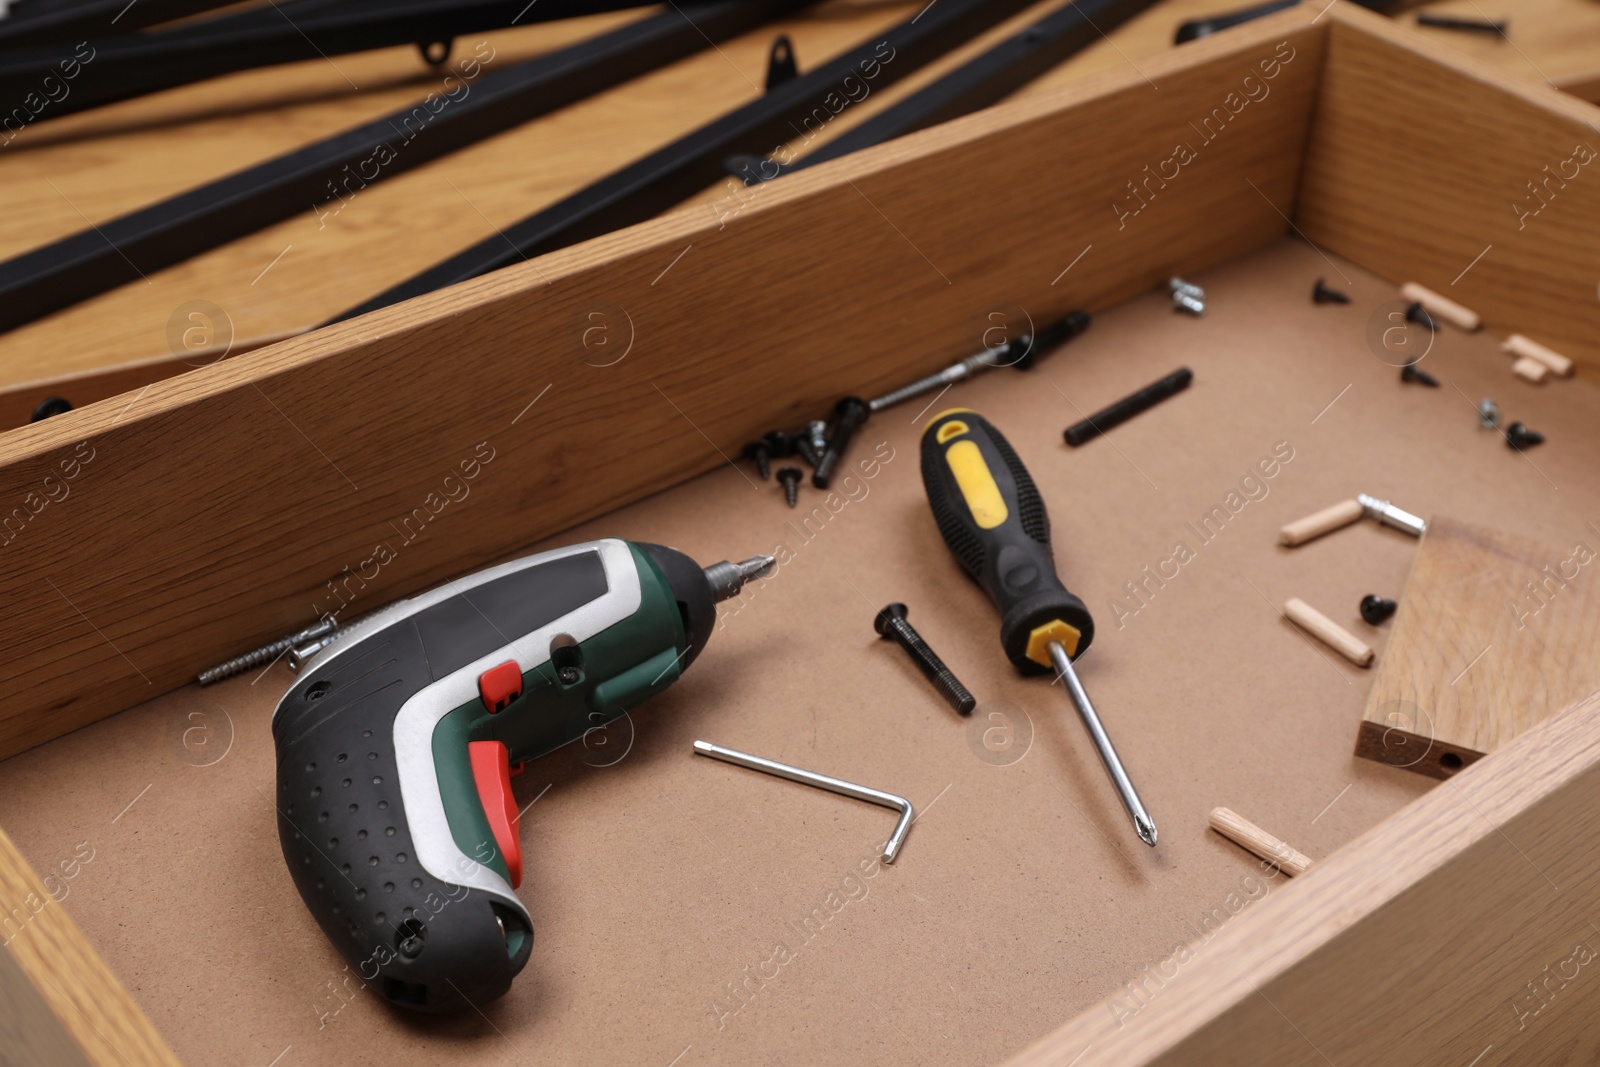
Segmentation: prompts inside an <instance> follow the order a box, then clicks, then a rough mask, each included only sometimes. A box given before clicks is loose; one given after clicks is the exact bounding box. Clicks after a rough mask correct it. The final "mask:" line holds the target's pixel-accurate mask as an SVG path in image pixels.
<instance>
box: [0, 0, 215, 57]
mask: <svg viewBox="0 0 1600 1067" xmlns="http://www.w3.org/2000/svg"><path fill="white" fill-rule="evenodd" d="M229 2H230V0H138V2H137V3H132V4H130V3H128V0H88V2H86V3H81V4H71V5H68V6H66V7H59V6H57V7H48V8H43V9H40V10H33V9H35V8H36V7H37V5H36V4H35V3H34V2H33V0H29V2H28V3H25V4H23V5H22V6H21V7H18V8H15V9H13V10H12V12H11V14H9V15H8V16H6V18H5V19H4V20H0V48H17V47H21V46H23V45H30V44H50V43H52V42H56V41H85V40H88V39H89V38H91V37H111V36H114V35H116V34H119V33H132V32H134V31H135V30H142V29H144V28H145V27H146V26H155V25H158V24H160V23H163V22H170V21H171V20H173V19H181V18H186V17H188V16H189V15H198V14H200V13H201V12H204V11H211V10H213V9H215V8H219V7H225V6H227V4H228V3H229Z"/></svg>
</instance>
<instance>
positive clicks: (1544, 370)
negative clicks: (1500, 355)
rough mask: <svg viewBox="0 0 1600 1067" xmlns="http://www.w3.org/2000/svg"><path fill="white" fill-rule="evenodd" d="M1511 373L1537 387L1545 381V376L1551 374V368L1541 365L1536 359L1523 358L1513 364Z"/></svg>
mask: <svg viewBox="0 0 1600 1067" xmlns="http://www.w3.org/2000/svg"><path fill="white" fill-rule="evenodd" d="M1511 373H1512V374H1515V375H1516V376H1517V377H1518V378H1523V379H1526V380H1527V381H1530V382H1533V383H1534V384H1535V385H1537V384H1539V383H1540V382H1542V381H1544V379H1545V376H1546V375H1548V374H1549V373H1550V368H1549V367H1547V366H1545V365H1544V364H1543V363H1540V362H1539V361H1538V360H1536V359H1531V358H1529V357H1527V356H1523V357H1522V358H1521V359H1519V360H1517V361H1516V362H1515V363H1513V364H1511Z"/></svg>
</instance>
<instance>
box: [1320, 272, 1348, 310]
mask: <svg viewBox="0 0 1600 1067" xmlns="http://www.w3.org/2000/svg"><path fill="white" fill-rule="evenodd" d="M1311 300H1312V302H1313V303H1317V304H1348V303H1350V297H1348V296H1347V295H1345V294H1344V293H1341V292H1339V290H1337V289H1329V288H1328V285H1327V283H1326V282H1325V281H1324V280H1323V279H1321V278H1318V279H1317V284H1316V285H1314V286H1312V287H1311Z"/></svg>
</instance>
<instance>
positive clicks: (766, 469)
mask: <svg viewBox="0 0 1600 1067" xmlns="http://www.w3.org/2000/svg"><path fill="white" fill-rule="evenodd" d="M744 458H745V459H753V460H755V461H756V470H757V471H758V472H759V473H760V474H761V480H762V481H767V480H768V479H770V478H771V477H772V452H771V451H770V450H769V449H768V448H767V442H766V440H765V439H763V440H760V441H751V442H750V443H749V444H747V445H745V446H744Z"/></svg>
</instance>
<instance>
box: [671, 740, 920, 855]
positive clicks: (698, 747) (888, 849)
mask: <svg viewBox="0 0 1600 1067" xmlns="http://www.w3.org/2000/svg"><path fill="white" fill-rule="evenodd" d="M694 750H695V753H696V754H697V755H700V756H710V757H711V758H712V759H719V760H722V761H723V762H724V763H736V764H738V765H739V766H741V767H748V768H750V769H751V770H752V771H761V772H762V773H764V774H775V775H777V776H778V777H779V778H787V779H789V781H791V782H799V783H800V784H801V785H811V786H816V787H817V788H818V789H826V790H828V791H829V792H830V793H838V794H839V795H840V796H846V797H854V798H855V799H856V800H866V801H870V802H871V803H873V804H881V805H883V806H884V807H886V808H895V809H897V810H898V811H899V812H900V821H899V822H897V823H895V826H894V833H892V834H890V835H889V840H888V841H887V842H886V843H885V844H884V846H883V862H885V863H893V862H894V858H895V856H896V855H897V854H898V853H899V852H900V846H901V845H902V844H904V843H905V839H906V834H908V833H910V832H911V822H912V820H913V819H915V818H916V812H915V811H913V810H912V807H911V801H909V800H907V799H906V798H905V797H897V796H895V795H894V794H893V793H885V792H883V791H882V790H878V789H869V788H867V787H866V786H864V785H856V784H855V783H854V782H846V781H843V780H841V779H838V778H830V777H828V776H827V775H826V774H818V773H816V772H815V771H808V770H803V769H802V768H800V767H791V766H789V765H788V764H787V763H779V762H778V761H777V760H770V759H764V758H763V757H761V756H752V755H751V754H750V753H748V752H739V751H737V750H736V749H731V748H723V747H722V746H721V745H713V744H712V743H711V742H710V741H696V742H695V743H694Z"/></svg>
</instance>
